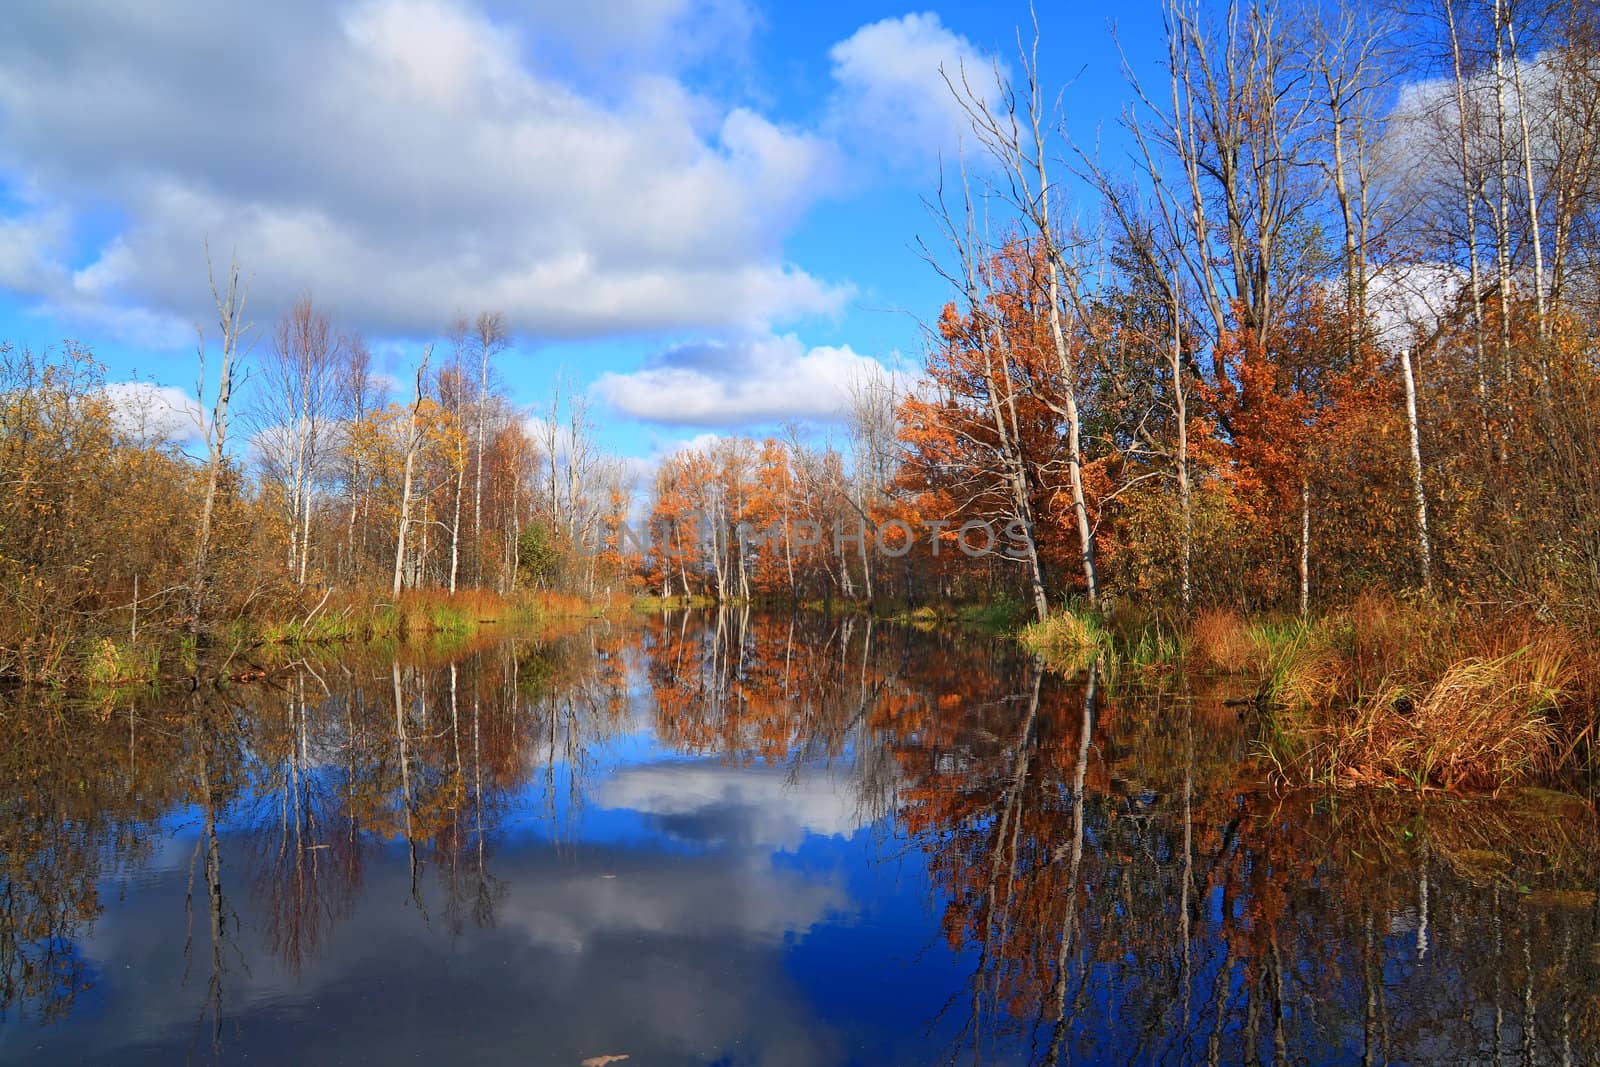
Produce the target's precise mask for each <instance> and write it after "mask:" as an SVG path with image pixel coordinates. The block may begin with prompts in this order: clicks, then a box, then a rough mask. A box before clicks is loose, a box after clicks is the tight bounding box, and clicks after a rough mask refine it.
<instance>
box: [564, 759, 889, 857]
mask: <svg viewBox="0 0 1600 1067" xmlns="http://www.w3.org/2000/svg"><path fill="white" fill-rule="evenodd" d="M856 792H857V783H855V782H854V781H851V780H848V779H845V780H840V779H836V778H833V777H831V776H829V775H827V774H824V773H820V772H818V773H809V774H804V775H801V776H799V777H798V778H795V777H792V776H791V775H790V773H789V771H788V770H787V769H786V768H781V767H758V768H751V767H734V766H725V765H720V764H711V763H706V764H700V765H695V766H683V765H680V764H666V765H650V764H645V765H640V766H633V767H624V768H623V769H621V770H619V771H617V772H616V773H615V774H613V775H611V776H610V777H609V778H607V779H605V781H603V782H602V783H601V784H600V787H599V788H598V789H597V791H596V794H595V801H596V803H598V804H599V805H601V806H602V807H607V808H626V809H629V810H631V811H639V812H645V813H647V814H652V815H660V816H672V817H694V818H708V817H709V816H711V815H712V814H713V813H716V814H717V815H718V816H719V818H718V820H717V823H716V825H718V826H719V827H720V826H723V825H724V824H725V827H726V832H727V833H732V834H737V835H738V836H739V839H740V840H739V842H738V843H739V844H741V845H759V846H766V847H770V848H781V849H787V850H791V851H792V850H794V849H795V848H797V847H799V845H800V844H801V842H802V841H803V840H804V838H805V835H806V834H808V833H809V834H816V835H820V836H823V837H849V836H850V835H851V834H853V833H855V832H856V830H858V829H860V828H861V826H862V825H863V824H864V823H865V822H866V820H865V819H863V818H862V813H861V808H860V804H859V802H858V800H857V797H856Z"/></svg>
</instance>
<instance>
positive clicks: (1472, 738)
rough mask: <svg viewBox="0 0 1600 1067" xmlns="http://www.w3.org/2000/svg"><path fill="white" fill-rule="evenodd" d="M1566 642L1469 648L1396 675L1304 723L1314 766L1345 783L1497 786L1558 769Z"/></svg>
mask: <svg viewBox="0 0 1600 1067" xmlns="http://www.w3.org/2000/svg"><path fill="white" fill-rule="evenodd" d="M1573 667H1574V659H1573V656H1572V648H1571V645H1570V643H1569V642H1567V641H1566V640H1565V639H1564V638H1563V637H1562V636H1560V635H1556V634H1551V635H1544V636H1541V637H1540V638H1538V639H1536V640H1534V641H1533V642H1531V643H1529V644H1526V645H1524V646H1522V647H1520V648H1517V649H1515V650H1513V651H1511V652H1507V653H1504V654H1501V655H1489V656H1469V657H1467V658H1464V659H1461V660H1458V661H1457V662H1455V663H1453V664H1451V665H1450V666H1449V667H1447V668H1446V669H1445V670H1444V671H1443V672H1442V673H1441V674H1439V675H1438V677H1437V678H1435V679H1433V680H1431V681H1428V682H1425V683H1422V684H1420V685H1415V686H1408V685H1405V684H1402V683H1399V682H1393V683H1390V684H1388V685H1385V686H1383V687H1380V688H1378V689H1375V690H1373V691H1371V692H1369V693H1367V694H1366V695H1365V697H1364V698H1363V699H1362V700H1361V702H1360V703H1359V704H1357V705H1356V706H1355V707H1354V708H1353V709H1351V710H1349V711H1347V712H1345V713H1343V714H1339V713H1337V712H1335V713H1334V714H1333V715H1332V716H1326V715H1325V716H1320V717H1318V718H1317V719H1316V720H1315V721H1312V722H1311V723H1309V724H1302V725H1301V727H1300V728H1301V729H1302V730H1303V731H1304V732H1305V733H1306V734H1307V735H1308V736H1309V739H1310V740H1311V745H1310V748H1309V749H1308V752H1307V755H1306V760H1307V761H1308V762H1309V764H1310V766H1311V768H1312V769H1313V770H1314V771H1315V770H1318V769H1320V771H1321V772H1322V773H1324V774H1326V775H1328V776H1329V777H1331V778H1332V779H1333V780H1335V781H1339V782H1346V783H1351V784H1354V783H1360V782H1382V781H1401V782H1406V783H1409V784H1412V785H1415V786H1436V787H1441V788H1445V789H1454V788H1468V789H1498V788H1500V787H1502V786H1505V785H1509V784H1514V783H1517V782H1522V781H1527V780H1529V779H1533V778H1537V777H1540V776H1542V775H1544V774H1547V773H1549V772H1551V771H1553V770H1555V769H1556V767H1557V765H1558V764H1559V763H1560V761H1561V758H1562V756H1563V755H1564V753H1563V746H1562V744H1561V740H1562V733H1563V731H1562V730H1561V729H1560V719H1561V714H1562V709H1563V703H1564V700H1565V698H1566V697H1567V695H1568V694H1569V691H1570V687H1571V685H1572V682H1573V678H1574V673H1573Z"/></svg>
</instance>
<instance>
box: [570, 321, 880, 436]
mask: <svg viewBox="0 0 1600 1067" xmlns="http://www.w3.org/2000/svg"><path fill="white" fill-rule="evenodd" d="M886 373H888V372H887V371H886V370H885V368H884V367H883V365H882V364H881V363H879V362H878V361H877V360H875V359H873V358H871V357H870V356H863V355H861V354H860V353H858V352H855V351H854V350H853V349H851V348H850V346H849V345H843V346H841V347H832V346H826V345H824V346H819V347H814V348H807V347H806V346H805V345H803V344H802V343H801V342H800V340H799V339H798V338H797V337H795V336H794V335H793V334H785V335H783V336H780V337H765V338H756V339H751V340H743V341H703V342H697V343H694V344H686V345H679V346H677V347H675V348H670V349H667V350H666V351H665V352H662V353H660V354H658V355H657V356H655V357H653V358H651V359H649V360H647V361H646V362H645V365H644V366H643V367H641V368H640V369H639V370H637V371H633V372H631V373H628V374H617V373H608V374H604V375H601V377H600V378H599V380H598V381H596V383H595V387H594V388H595V392H596V394H597V395H598V396H599V397H600V398H601V399H603V400H605V401H606V402H607V403H609V404H610V405H611V406H612V407H614V408H616V409H617V410H618V411H620V412H622V413H623V414H625V415H631V416H633V417H634V418H638V419H643V420H645V421H648V422H655V423H662V424H667V425H678V426H735V425H739V424H741V423H754V422H773V421H778V420H782V419H790V418H811V419H830V418H835V417H837V416H838V415H839V414H840V413H841V412H842V411H843V409H844V407H845V405H846V404H847V403H848V402H849V396H850V388H851V386H852V385H853V384H855V383H857V382H859V381H862V380H863V379H864V378H866V377H867V376H868V375H874V374H878V375H882V374H886Z"/></svg>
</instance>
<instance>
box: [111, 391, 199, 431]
mask: <svg viewBox="0 0 1600 1067" xmlns="http://www.w3.org/2000/svg"><path fill="white" fill-rule="evenodd" d="M104 391H105V395H106V399H107V400H108V401H109V402H110V404H111V423H112V425H113V426H115V427H116V429H117V432H118V433H120V434H123V435H125V436H127V437H131V438H133V439H134V440H136V441H140V442H144V443H147V444H153V443H157V442H163V441H173V442H178V443H183V442H187V441H192V440H194V439H195V438H197V437H198V436H199V433H200V408H199V405H197V404H196V403H195V400H194V397H192V396H190V395H189V394H188V393H186V392H184V391H183V390H182V389H177V388H174V387H173V386H170V385H156V384H155V383H154V382H107V383H106V385H105V390H104Z"/></svg>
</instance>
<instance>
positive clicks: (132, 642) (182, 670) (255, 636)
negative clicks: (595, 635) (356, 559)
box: [14, 589, 629, 692]
mask: <svg viewBox="0 0 1600 1067" xmlns="http://www.w3.org/2000/svg"><path fill="white" fill-rule="evenodd" d="M290 608H291V610H289V611H287V612H285V613H283V614H281V615H280V616H279V617H272V618H251V617H243V618H236V619H232V620H228V621H226V622H224V623H223V624H222V625H220V626H219V627H218V629H217V630H216V631H215V632H214V633H213V634H212V635H211V636H210V639H209V641H208V642H207V646H208V647H207V650H206V654H207V655H209V656H210V657H211V658H212V659H219V658H220V660H221V665H220V666H219V667H218V668H217V669H218V670H220V671H221V672H222V673H224V674H236V675H237V674H240V673H244V674H246V675H248V673H250V669H249V668H247V667H243V666H241V663H248V662H250V661H251V659H252V657H253V656H254V655H255V654H257V653H260V654H263V655H265V656H266V657H267V658H269V659H271V658H276V657H278V655H279V653H281V652H295V651H298V650H304V649H310V648H326V647H332V646H337V645H342V644H377V643H383V642H389V643H399V642H408V641H415V640H422V639H428V640H435V641H449V640H456V641H461V640H466V639H468V638H471V637H473V636H475V635H477V634H480V633H483V632H486V631H488V630H490V629H492V628H495V627H507V628H510V627H518V628H529V627H534V628H540V629H545V628H549V627H552V626H557V625H560V624H561V623H564V622H568V621H572V620H587V619H593V618H598V617H616V616H621V615H625V614H626V613H627V611H628V608H629V603H628V601H627V600H625V599H621V598H612V599H607V600H603V601H595V602H591V601H588V600H585V599H584V598H582V597H577V596H573V595H570V594H564V593H550V592H543V591H539V592H529V593H523V594H519V595H514V596H510V597H506V596H501V595H500V594H498V593H494V592H490V591H486V590H479V589H471V590H463V591H460V592H457V593H454V594H451V593H446V592H443V591H440V590H414V591H406V592H404V593H402V594H401V595H400V596H399V597H398V598H395V597H392V596H390V595H388V593H387V591H383V592H373V591H361V590H350V591H342V592H339V593H335V594H330V595H327V596H322V597H310V596H307V597H305V598H303V599H302V600H301V601H300V602H299V603H294V604H291V605H290ZM201 658H202V653H201V651H200V649H199V647H198V646H197V643H196V642H195V641H194V639H193V638H191V637H190V636H189V635H188V634H187V633H186V632H185V631H183V630H181V629H174V628H172V627H170V626H168V627H161V626H151V627H146V628H145V629H143V630H142V631H134V632H130V633H128V634H124V635H118V636H100V637H95V638H92V639H87V640H84V641H82V642H80V643H79V644H77V645H75V646H65V647H62V648H61V649H60V650H59V652H58V653H57V654H56V655H53V656H51V657H50V658H48V659H46V660H35V661H33V662H31V663H30V665H29V668H30V669H29V671H28V672H27V674H26V676H23V677H19V678H17V679H14V680H16V681H20V682H24V683H27V684H34V685H42V686H46V687H49V688H53V689H68V690H79V689H82V690H87V691H91V692H104V691H107V690H115V689H121V688H126V687H128V686H136V685H143V684H149V683H154V682H158V681H160V680H161V679H163V678H171V677H179V676H189V675H191V674H192V673H193V672H194V670H195V666H196V663H197V662H198V661H199V660H200V659H201Z"/></svg>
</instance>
